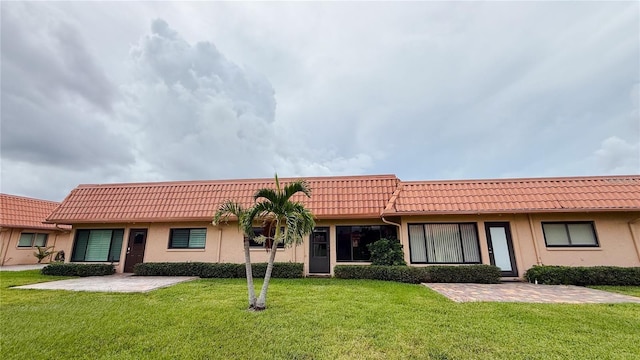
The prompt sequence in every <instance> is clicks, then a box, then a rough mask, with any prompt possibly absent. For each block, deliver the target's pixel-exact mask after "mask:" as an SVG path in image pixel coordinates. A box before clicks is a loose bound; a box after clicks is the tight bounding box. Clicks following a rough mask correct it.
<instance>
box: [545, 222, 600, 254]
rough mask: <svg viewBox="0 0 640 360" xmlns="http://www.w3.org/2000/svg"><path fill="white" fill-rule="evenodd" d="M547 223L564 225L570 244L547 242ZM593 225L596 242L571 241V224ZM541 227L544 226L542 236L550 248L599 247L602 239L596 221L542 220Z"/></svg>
mask: <svg viewBox="0 0 640 360" xmlns="http://www.w3.org/2000/svg"><path fill="white" fill-rule="evenodd" d="M546 224H553V225H564V229H565V232H566V233H567V240H568V241H569V244H567V245H553V244H552V245H549V243H548V242H547V233H546V231H545V230H544V226H545V225H546ZM585 224H588V225H591V232H592V234H593V239H594V240H595V244H592V245H585V244H577V245H574V244H572V243H571V232H570V231H569V225H585ZM540 227H541V228H542V237H543V238H544V245H545V246H546V247H548V248H599V247H600V240H599V239H598V232H597V231H596V224H595V222H594V221H541V222H540Z"/></svg>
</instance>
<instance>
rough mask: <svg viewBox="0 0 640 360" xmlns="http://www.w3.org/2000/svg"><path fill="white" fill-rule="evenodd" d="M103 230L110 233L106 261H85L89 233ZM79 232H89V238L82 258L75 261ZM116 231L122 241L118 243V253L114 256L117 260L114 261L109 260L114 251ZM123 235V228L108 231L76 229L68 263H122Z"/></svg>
mask: <svg viewBox="0 0 640 360" xmlns="http://www.w3.org/2000/svg"><path fill="white" fill-rule="evenodd" d="M105 230H109V231H111V238H110V239H109V251H108V252H107V259H106V260H87V249H88V248H89V242H88V239H90V238H91V232H92V231H105ZM81 231H88V232H89V235H88V236H89V237H88V239H87V246H86V248H85V250H84V254H83V257H82V260H75V259H76V251H77V250H78V248H77V246H78V236H79V233H80V232H81ZM116 231H122V241H121V243H120V251H119V252H117V253H116V254H117V255H118V259H117V260H116V259H114V258H111V253H112V251H113V250H114V247H113V245H114V241H113V238H114V235H115V233H116ZM124 234H125V229H124V228H109V229H101V228H93V229H77V230H76V231H75V233H74V236H73V248H72V249H71V250H72V252H71V257H70V258H69V262H72V263H74V262H75V263H85V262H87V263H107V262H108V263H119V262H120V261H122V246H123V245H125V241H124Z"/></svg>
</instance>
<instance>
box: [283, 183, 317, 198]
mask: <svg viewBox="0 0 640 360" xmlns="http://www.w3.org/2000/svg"><path fill="white" fill-rule="evenodd" d="M299 192H301V193H303V194H305V195H306V196H307V197H309V198H310V197H311V188H310V187H309V184H308V183H307V181H306V180H297V181H294V182H292V183H290V184H287V186H285V187H284V198H285V200H289V199H290V198H291V197H292V196H293V195H295V194H297V193H299Z"/></svg>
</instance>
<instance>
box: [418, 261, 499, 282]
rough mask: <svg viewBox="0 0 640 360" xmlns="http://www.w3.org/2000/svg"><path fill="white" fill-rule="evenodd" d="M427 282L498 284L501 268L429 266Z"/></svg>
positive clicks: (491, 266) (485, 266) (427, 268)
mask: <svg viewBox="0 0 640 360" xmlns="http://www.w3.org/2000/svg"><path fill="white" fill-rule="evenodd" d="M425 269H426V272H427V275H426V281H425V282H431V283H475V284H497V283H499V282H500V277H501V276H502V275H501V274H500V268H499V267H497V266H493V265H460V266H441V265H436V266H428V267H425Z"/></svg>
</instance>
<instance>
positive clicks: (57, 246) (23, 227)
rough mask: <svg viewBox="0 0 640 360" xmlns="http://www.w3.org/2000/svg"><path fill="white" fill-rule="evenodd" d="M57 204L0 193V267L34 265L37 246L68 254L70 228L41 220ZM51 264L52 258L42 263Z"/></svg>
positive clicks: (69, 250) (36, 260)
mask: <svg viewBox="0 0 640 360" xmlns="http://www.w3.org/2000/svg"><path fill="white" fill-rule="evenodd" d="M59 205H60V203H58V202H54V201H47V200H39V199H32V198H27V197H22V196H15V195H7V194H0V266H4V265H26V264H36V263H37V262H38V259H37V258H36V257H35V256H34V255H33V253H34V252H36V250H37V248H36V247H37V246H43V247H50V246H52V247H53V248H52V249H51V250H52V251H55V252H57V251H60V250H63V251H64V252H65V254H71V236H70V235H71V226H68V225H55V224H45V223H43V221H44V220H45V218H46V217H47V215H49V214H50V213H51V212H52V211H53V210H54V209H55V208H57V207H58V206H59ZM49 261H51V257H48V258H45V259H44V260H43V261H42V262H43V263H47V262H49Z"/></svg>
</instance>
